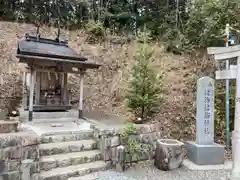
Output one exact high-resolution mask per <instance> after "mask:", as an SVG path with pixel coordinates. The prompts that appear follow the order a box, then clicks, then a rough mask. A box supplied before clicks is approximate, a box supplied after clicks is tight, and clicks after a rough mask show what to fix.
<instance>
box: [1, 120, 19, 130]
mask: <svg viewBox="0 0 240 180" xmlns="http://www.w3.org/2000/svg"><path fill="white" fill-rule="evenodd" d="M18 124H19V121H3V120H0V133H11V132H17V128H18Z"/></svg>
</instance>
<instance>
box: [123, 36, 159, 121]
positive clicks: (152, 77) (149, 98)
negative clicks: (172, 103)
mask: <svg viewBox="0 0 240 180" xmlns="http://www.w3.org/2000/svg"><path fill="white" fill-rule="evenodd" d="M143 38H144V39H143V44H140V45H141V46H140V48H139V50H138V51H137V55H136V56H135V60H136V63H135V65H134V66H133V68H132V70H131V80H130V81H129V89H128V92H127V96H126V98H127V100H128V107H129V109H130V110H131V111H132V112H133V113H134V115H135V116H136V117H140V118H141V119H142V120H146V119H147V117H149V116H150V115H151V114H152V113H153V110H154V109H156V108H157V107H159V105H160V103H161V101H162V92H163V89H162V74H160V75H159V74H157V73H156V72H155V71H154V69H153V68H152V67H150V65H151V62H152V60H153V57H152V55H153V50H151V48H150V47H149V46H148V44H147V36H146V35H145V36H144V37H143Z"/></svg>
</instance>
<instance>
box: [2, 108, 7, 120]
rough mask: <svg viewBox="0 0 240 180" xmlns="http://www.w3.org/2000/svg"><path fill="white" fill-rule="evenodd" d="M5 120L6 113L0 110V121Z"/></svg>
mask: <svg viewBox="0 0 240 180" xmlns="http://www.w3.org/2000/svg"><path fill="white" fill-rule="evenodd" d="M5 119H7V112H6V111H2V110H0V120H5Z"/></svg>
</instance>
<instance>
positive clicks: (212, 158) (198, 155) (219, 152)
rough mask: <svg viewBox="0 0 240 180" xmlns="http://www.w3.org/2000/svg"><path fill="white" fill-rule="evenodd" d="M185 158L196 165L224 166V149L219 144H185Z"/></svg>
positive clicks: (190, 142)
mask: <svg viewBox="0 0 240 180" xmlns="http://www.w3.org/2000/svg"><path fill="white" fill-rule="evenodd" d="M185 144H186V149H187V157H188V159H189V160H190V161H192V162H193V163H195V164H197V165H221V164H224V152H225V150H224V147H223V146H221V145H219V144H213V145H198V144H196V143H195V142H193V141H187V142H185Z"/></svg>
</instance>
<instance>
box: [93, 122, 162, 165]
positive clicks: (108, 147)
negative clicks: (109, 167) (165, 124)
mask: <svg viewBox="0 0 240 180" xmlns="http://www.w3.org/2000/svg"><path fill="white" fill-rule="evenodd" d="M135 126H136V128H137V132H136V133H135V134H134V135H131V136H130V138H133V139H136V140H137V141H138V142H139V143H140V145H141V147H142V148H143V149H144V151H143V152H139V153H136V154H134V155H130V154H127V153H126V162H128V163H129V162H137V161H142V160H148V159H152V158H153V157H154V155H155V150H156V141H157V139H160V138H161V131H160V130H159V129H158V128H157V127H158V126H157V125H156V124H149V125H148V124H137V125H135ZM123 129H124V127H122V128H108V129H99V128H96V129H95V134H94V137H95V138H97V139H98V140H99V143H98V144H99V149H100V151H101V152H102V155H103V159H104V160H105V161H112V163H113V165H115V164H116V163H117V161H118V152H117V147H119V146H120V145H121V141H120V132H121V131H123Z"/></svg>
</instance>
